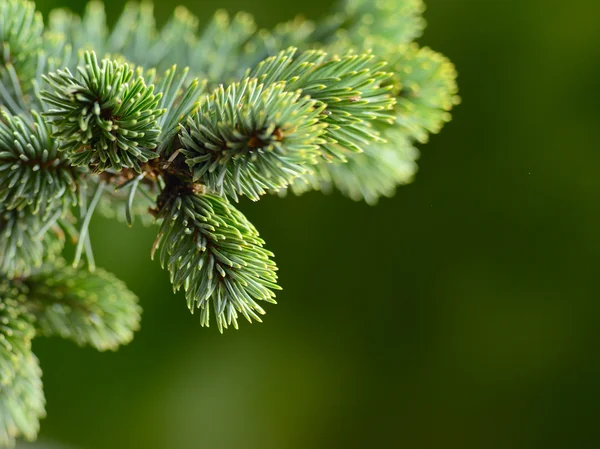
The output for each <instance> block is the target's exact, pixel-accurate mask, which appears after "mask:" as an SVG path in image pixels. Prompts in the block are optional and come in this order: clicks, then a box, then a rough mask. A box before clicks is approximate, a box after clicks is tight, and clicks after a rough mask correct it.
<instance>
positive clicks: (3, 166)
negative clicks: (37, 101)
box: [0, 111, 79, 214]
mask: <svg viewBox="0 0 600 449" xmlns="http://www.w3.org/2000/svg"><path fill="white" fill-rule="evenodd" d="M32 114H33V119H34V120H33V123H28V122H27V121H26V120H24V119H22V118H21V117H18V116H13V115H11V114H9V113H8V112H5V111H4V112H2V115H1V116H0V117H1V119H0V177H1V178H2V180H3V184H2V185H1V186H0V202H1V203H3V204H4V207H5V208H7V209H23V208H25V207H31V208H32V209H33V213H35V214H37V213H38V212H39V211H40V210H47V209H48V208H50V209H51V208H52V205H53V203H55V202H56V203H60V202H65V203H66V204H74V203H75V201H76V195H75V193H76V190H77V178H78V175H79V170H77V169H76V168H74V167H72V165H71V163H70V161H69V159H68V158H67V157H66V155H65V154H63V153H61V152H59V151H58V143H57V142H56V140H55V139H53V138H52V137H51V133H52V132H51V129H50V127H49V125H48V124H47V123H46V122H44V120H42V118H41V117H40V116H39V115H38V114H37V113H36V112H34V111H32Z"/></svg>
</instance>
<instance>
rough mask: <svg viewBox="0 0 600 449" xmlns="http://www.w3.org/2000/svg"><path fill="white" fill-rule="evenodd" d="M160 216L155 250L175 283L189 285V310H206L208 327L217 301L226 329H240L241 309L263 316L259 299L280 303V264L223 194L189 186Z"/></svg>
mask: <svg viewBox="0 0 600 449" xmlns="http://www.w3.org/2000/svg"><path fill="white" fill-rule="evenodd" d="M173 188H176V187H173ZM177 189H178V190H179V188H177ZM158 217H159V218H160V219H162V220H163V224H162V226H161V229H160V232H159V234H158V237H157V240H156V243H155V245H154V250H153V253H154V252H155V251H157V250H158V251H159V257H160V261H161V264H162V266H163V268H164V267H166V268H167V269H168V270H169V272H170V274H171V283H172V284H173V288H174V289H175V290H179V289H180V288H181V287H183V288H184V290H185V292H186V298H187V303H188V307H189V309H190V310H191V311H192V312H193V311H194V310H195V309H196V308H198V309H200V323H201V324H202V326H208V325H209V322H210V314H211V310H210V309H211V305H212V309H213V312H214V314H215V317H216V321H217V327H218V329H219V331H221V332H222V331H223V329H226V328H227V327H228V326H231V325H233V327H235V328H236V329H237V327H238V321H237V320H238V316H239V315H240V314H241V315H242V316H243V317H245V318H246V319H247V320H248V321H250V322H251V321H252V319H254V320H256V321H261V319H260V315H263V314H264V310H263V308H262V307H261V306H260V305H259V304H258V303H257V301H267V302H271V303H275V299H274V297H275V294H274V293H273V291H272V290H278V289H279V287H278V286H277V284H276V282H277V275H276V270H277V267H276V265H275V263H274V262H273V261H272V260H271V258H272V257H273V254H272V253H271V252H270V251H267V250H265V249H263V245H264V242H263V240H262V239H261V238H260V237H259V235H258V232H257V231H256V229H255V228H254V226H252V224H251V223H250V222H249V221H248V220H247V219H246V217H244V215H242V214H241V213H240V212H239V211H238V210H236V209H235V208H234V207H233V206H232V205H231V204H229V203H228V202H227V200H225V199H224V198H222V197H219V196H216V195H213V194H209V193H194V192H190V191H188V190H187V189H185V188H183V189H182V190H180V191H179V192H178V195H177V196H175V197H171V198H170V199H169V200H168V201H167V202H166V203H165V204H163V205H162V208H161V210H160V211H159V214H158Z"/></svg>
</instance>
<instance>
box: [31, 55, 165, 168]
mask: <svg viewBox="0 0 600 449" xmlns="http://www.w3.org/2000/svg"><path fill="white" fill-rule="evenodd" d="M84 58H85V65H84V66H83V67H81V68H79V70H78V72H79V77H76V76H73V75H72V74H71V72H70V71H69V69H65V70H64V71H63V70H59V71H58V72H56V73H50V74H48V76H44V77H43V79H44V80H45V81H46V82H47V83H48V84H50V86H51V88H52V90H53V91H52V92H48V91H45V92H43V93H42V97H41V98H42V99H43V100H44V102H45V103H46V104H47V105H48V106H49V107H51V109H49V110H48V112H45V113H44V116H45V117H47V118H48V119H49V122H50V123H51V124H52V125H54V126H55V128H56V132H55V137H56V139H58V141H59V142H60V146H61V150H64V151H66V152H67V153H68V154H69V156H70V159H71V163H72V164H73V165H75V166H90V167H92V168H93V170H94V171H95V172H98V173H100V172H103V171H104V170H106V169H107V168H112V169H113V170H117V171H119V170H121V169H123V168H133V169H134V170H136V171H137V172H141V168H140V163H143V162H148V161H149V160H150V159H154V158H155V157H157V156H158V154H157V153H155V152H154V151H152V150H154V149H155V148H156V147H157V146H158V138H159V136H160V128H159V127H158V123H157V118H158V117H159V116H161V115H162V114H163V113H164V111H163V110H161V109H158V108H157V107H158V103H159V101H160V97H161V96H160V94H158V95H155V94H154V86H150V87H148V86H146V83H145V81H144V78H143V77H142V76H141V74H140V73H139V72H138V74H137V75H135V74H134V70H133V69H131V68H129V66H128V65H127V64H121V63H119V62H116V61H109V60H106V59H104V60H102V62H101V63H99V62H98V60H97V58H96V55H95V53H85V56H84Z"/></svg>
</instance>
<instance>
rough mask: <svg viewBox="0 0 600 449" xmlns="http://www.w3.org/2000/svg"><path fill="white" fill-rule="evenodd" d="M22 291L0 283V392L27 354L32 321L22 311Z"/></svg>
mask: <svg viewBox="0 0 600 449" xmlns="http://www.w3.org/2000/svg"><path fill="white" fill-rule="evenodd" d="M26 300H27V296H26V290H24V289H23V288H22V287H19V286H18V285H15V284H13V283H11V282H10V281H8V280H7V279H2V280H0V388H1V386H2V385H10V384H11V383H12V382H13V381H14V378H15V376H16V373H17V371H18V370H19V363H20V362H22V361H23V357H24V356H26V355H28V354H30V353H31V340H33V337H34V336H35V328H34V327H33V317H32V315H31V314H29V313H28V311H27V309H26V308H25V305H24V304H25V301H26Z"/></svg>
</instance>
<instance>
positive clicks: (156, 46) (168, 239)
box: [0, 0, 458, 445]
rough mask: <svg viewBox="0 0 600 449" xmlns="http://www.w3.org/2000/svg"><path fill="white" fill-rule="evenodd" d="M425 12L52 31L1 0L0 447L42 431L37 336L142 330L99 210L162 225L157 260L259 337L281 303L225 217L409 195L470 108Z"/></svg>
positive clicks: (378, 7) (148, 8)
mask: <svg viewBox="0 0 600 449" xmlns="http://www.w3.org/2000/svg"><path fill="white" fill-rule="evenodd" d="M423 11H424V5H423V2H422V1H421V0H377V1H375V2H374V1H370V0H343V1H341V2H340V3H339V4H338V6H337V7H336V9H335V10H334V11H333V13H332V14H331V15H329V16H328V17H325V18H324V19H323V20H320V21H317V22H311V21H308V20H305V19H302V18H297V19H293V20H291V21H289V22H286V23H283V24H280V25H278V26H276V27H275V28H274V29H272V30H265V29H259V27H258V26H257V25H256V23H255V21H254V19H253V18H252V17H251V16H250V15H248V14H246V13H239V14H236V15H234V16H229V15H228V14H227V13H226V12H224V11H218V12H217V13H216V14H215V15H214V16H213V18H212V19H211V20H209V21H208V25H207V26H205V27H204V28H201V27H200V26H199V24H200V20H199V19H198V18H196V17H195V16H193V15H192V14H191V13H190V12H189V11H188V10H187V9H185V8H182V7H179V8H177V9H176V10H175V13H174V15H173V16H172V17H171V18H169V19H168V20H166V23H165V25H164V26H163V27H162V28H158V27H157V25H156V20H155V18H154V12H153V7H152V5H151V4H149V3H145V2H144V3H141V4H136V3H129V4H127V5H126V6H125V9H124V11H123V13H122V14H121V16H120V17H119V19H118V20H117V22H116V24H115V26H114V27H112V28H111V27H109V26H108V25H107V20H106V16H107V14H106V11H105V10H104V6H103V5H102V3H100V2H96V1H93V2H90V3H89V4H88V5H87V7H86V10H85V13H84V14H83V16H82V17H79V16H78V15H77V14H74V13H72V12H70V11H67V10H56V11H53V12H52V13H51V14H50V16H49V19H48V21H47V25H46V26H44V23H43V20H42V17H41V15H40V14H39V13H37V12H35V7H34V5H33V4H32V3H30V2H27V1H25V0H0V323H1V324H0V445H10V444H13V443H14V439H15V438H16V437H19V436H23V437H25V438H29V439H32V438H34V437H35V435H36V433H37V430H38V427H39V418H41V417H42V416H43V415H44V405H45V404H44V396H43V392H42V387H41V378H40V376H41V371H40V369H39V366H38V362H37V359H36V358H35V356H34V355H33V354H32V352H31V340H32V339H33V337H34V336H36V335H42V336H60V337H64V338H68V339H71V340H73V341H74V342H75V343H77V344H79V345H88V346H92V347H94V348H96V349H99V350H108V349H110V350H114V349H116V348H118V347H119V346H120V345H122V344H126V343H128V342H129V341H130V340H131V339H132V337H133V333H134V332H135V331H136V330H137V329H138V328H139V320H140V311H141V309H140V307H139V306H138V304H137V298H136V297H135V295H134V294H133V293H131V292H130V291H129V290H127V288H126V287H125V286H124V285H123V284H122V283H121V282H120V281H118V280H117V278H116V277H115V276H113V275H111V274H108V273H106V272H104V271H103V270H101V269H96V267H95V262H94V257H93V251H92V250H93V248H92V243H91V242H92V238H91V236H90V233H89V224H90V221H91V219H92V216H93V214H94V213H95V211H96V210H98V211H99V212H100V213H102V214H103V215H105V216H108V217H111V218H118V219H120V220H123V221H125V222H127V223H128V224H129V225H130V226H131V225H133V223H134V220H137V221H141V222H142V223H144V224H149V223H154V222H157V223H159V225H160V228H159V230H158V236H157V239H156V242H155V245H154V251H153V255H154V253H157V254H158V258H159V259H160V262H161V263H162V265H163V267H165V268H166V269H167V270H168V271H169V274H170V279H171V283H172V284H173V288H174V290H180V289H181V288H183V290H184V291H185V296H186V298H187V304H188V307H189V308H190V310H191V311H192V312H194V311H196V310H199V314H200V322H201V324H202V325H203V326H208V325H209V324H210V321H211V318H210V316H211V314H212V315H214V319H215V321H216V324H217V328H218V329H219V330H220V331H223V330H224V329H226V328H228V327H234V328H237V327H238V324H239V323H238V318H241V317H244V318H246V319H247V320H248V321H252V320H257V321H260V319H261V316H262V315H263V314H264V310H263V308H262V305H261V302H263V301H264V302H269V303H275V293H274V292H275V291H277V290H279V289H280V287H279V286H278V285H277V275H276V272H277V267H276V265H275V263H274V262H273V254H272V253H271V252H269V251H268V250H267V249H265V248H264V242H263V240H262V239H261V238H260V237H259V234H258V231H257V230H256V229H255V228H254V226H253V225H252V224H251V223H250V222H249V221H248V220H247V219H246V217H245V216H244V215H243V214H242V213H241V212H240V211H238V210H237V209H236V208H235V207H234V206H233V205H232V203H231V202H230V201H238V200H239V198H240V197H242V196H246V197H248V198H250V199H251V200H254V201H256V200H259V199H260V198H261V196H262V195H264V194H266V193H270V192H271V193H273V192H279V193H280V194H284V193H285V192H287V191H288V190H289V191H292V192H294V193H297V194H300V193H304V192H306V191H308V190H314V189H317V190H322V191H324V192H329V191H331V190H333V189H337V190H339V191H340V192H341V193H343V194H344V195H346V196H348V197H350V198H352V199H354V200H364V201H366V202H368V203H369V204H374V203H376V202H377V201H378V199H379V198H380V197H382V196H386V197H389V196H392V195H393V194H394V192H395V190H396V188H397V187H398V186H399V185H402V184H406V183H408V182H410V181H412V178H413V176H414V174H415V172H416V169H417V167H416V159H417V157H418V154H419V152H418V150H417V148H416V146H417V145H418V144H420V143H424V142H426V141H427V139H428V138H429V136H430V134H432V133H437V132H439V131H440V129H441V128H442V127H443V125H444V124H445V123H446V122H447V121H448V120H449V119H450V110H451V109H452V107H453V106H454V105H455V104H457V103H458V97H457V85H456V71H455V69H454V66H453V65H452V64H451V63H450V62H449V61H448V60H447V59H446V58H445V57H443V56H442V55H440V54H438V53H435V52H434V51H432V50H430V49H428V48H420V47H419V46H418V45H417V44H415V43H414V42H413V40H414V39H415V38H417V37H419V36H420V35H421V33H422V32H423V29H424V24H425V22H424V20H423V17H422V12H423ZM67 237H70V238H67ZM67 241H70V242H72V243H73V244H74V245H75V257H74V262H73V264H72V266H66V265H65V263H64V262H63V261H62V259H61V257H60V255H61V252H62V250H63V247H64V245H65V243H66V242H67ZM82 260H86V261H87V265H88V266H87V267H85V266H83V265H82V264H81V261H82Z"/></svg>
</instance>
